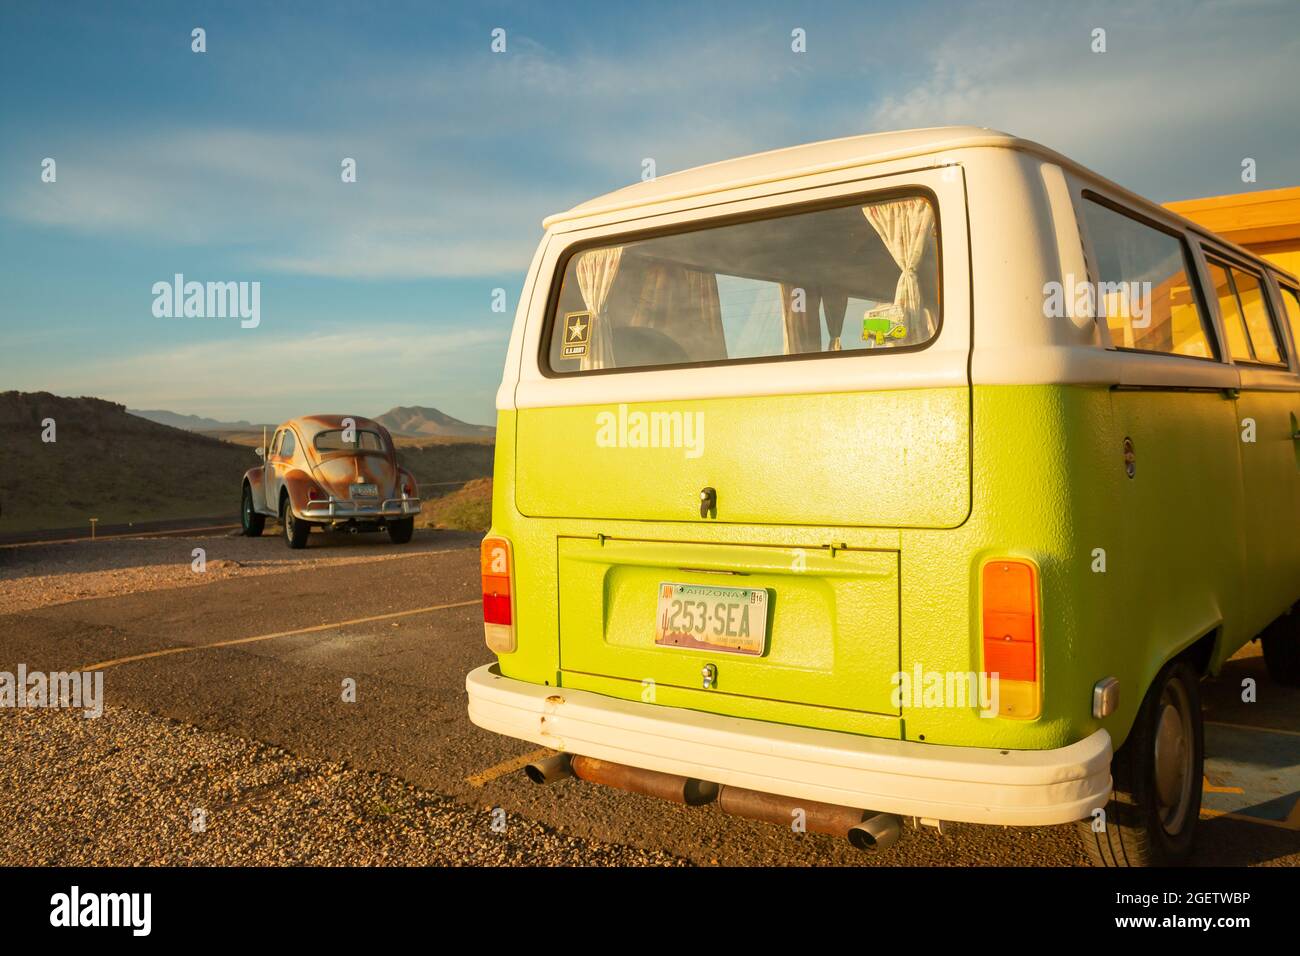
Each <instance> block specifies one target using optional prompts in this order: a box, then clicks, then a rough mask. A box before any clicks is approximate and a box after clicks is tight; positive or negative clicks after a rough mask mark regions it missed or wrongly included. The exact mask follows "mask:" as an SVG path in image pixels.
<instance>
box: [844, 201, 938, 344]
mask: <svg viewBox="0 0 1300 956" xmlns="http://www.w3.org/2000/svg"><path fill="white" fill-rule="evenodd" d="M862 215H864V216H865V217H866V218H867V222H869V223H871V228H873V229H875V230H876V234H877V235H878V236H880V241H881V242H883V243H884V244H885V248H886V249H888V250H889V254H890V255H891V256H893V257H894V262H895V264H896V265H897V266H898V268H899V269H901V270H902V274H901V275H899V277H898V285H897V286H896V287H895V289H894V305H896V306H898V308H899V310H900V311H901V312H902V313H903V319H904V321H905V322H906V323H907V335H906V337H905V338H904V339H903V342H904V343H910V342H923V341H925V340H926V339H928V338H929V337H930V336H931V335H933V334H934V329H933V328H930V325H931V322H932V319H931V318H930V315H929V313H928V312H927V311H926V310H925V308H924V306H923V305H922V302H921V283H920V282H919V281H918V280H917V277H916V267H917V264H918V263H920V261H921V256H922V255H924V253H925V240H926V238H927V237H928V236H929V235H930V229H931V227H932V226H933V225H934V210H933V209H931V208H930V204H929V203H928V202H926V201H925V200H924V199H896V200H893V201H891V202H883V203H876V204H874V205H871V206H863V207H862Z"/></svg>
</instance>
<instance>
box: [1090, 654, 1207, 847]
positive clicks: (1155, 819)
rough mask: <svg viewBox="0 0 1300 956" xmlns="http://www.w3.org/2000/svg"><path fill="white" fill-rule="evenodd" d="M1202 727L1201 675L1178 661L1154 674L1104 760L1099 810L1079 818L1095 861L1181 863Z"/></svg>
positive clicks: (1195, 810)
mask: <svg viewBox="0 0 1300 956" xmlns="http://www.w3.org/2000/svg"><path fill="white" fill-rule="evenodd" d="M1204 763H1205V731H1204V727H1203V725H1202V722H1201V695H1200V676H1199V675H1198V674H1197V672H1196V669H1195V668H1194V667H1193V666H1192V665H1191V664H1190V663H1189V662H1187V661H1185V660H1176V661H1172V662H1171V663H1169V664H1167V665H1165V668H1164V669H1163V670H1162V671H1161V672H1160V673H1159V674H1158V675H1157V676H1156V679H1155V681H1153V682H1152V684H1151V688H1150V689H1149V690H1148V691H1147V695H1146V697H1145V698H1144V699H1143V700H1142V706H1141V707H1140V708H1139V709H1138V714H1137V718H1136V719H1135V720H1134V722H1133V729H1132V730H1131V731H1130V732H1129V736H1128V740H1126V741H1125V742H1124V746H1122V747H1120V748H1119V750H1117V751H1116V752H1115V756H1114V758H1113V760H1112V762H1111V770H1110V772H1111V777H1112V778H1113V784H1112V793H1111V799H1110V802H1109V803H1107V804H1106V807H1105V817H1104V818H1101V819H1097V820H1092V819H1089V820H1084V821H1081V822H1080V823H1079V824H1078V827H1079V833H1080V836H1081V837H1082V838H1083V845H1084V850H1085V852H1086V853H1087V854H1088V857H1089V859H1091V860H1092V862H1093V864H1094V865H1095V866H1174V865H1178V864H1180V863H1185V862H1186V861H1187V859H1188V857H1189V856H1191V853H1192V844H1193V843H1194V842H1195V839H1196V824H1197V820H1198V818H1199V817H1200V814H1201V780H1202V774H1203V772H1204Z"/></svg>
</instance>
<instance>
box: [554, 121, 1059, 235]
mask: <svg viewBox="0 0 1300 956" xmlns="http://www.w3.org/2000/svg"><path fill="white" fill-rule="evenodd" d="M972 146H1003V147H1013V148H1021V149H1031V150H1033V151H1035V152H1042V153H1048V154H1050V155H1052V156H1053V157H1056V158H1058V160H1059V161H1060V162H1063V163H1067V164H1069V165H1074V164H1073V163H1071V162H1070V160H1068V159H1067V158H1066V157H1064V156H1059V157H1057V155H1056V154H1055V153H1052V152H1051V151H1050V150H1048V149H1047V148H1046V147H1043V146H1039V145H1038V144H1037V143H1031V142H1029V141H1028V140H1021V139H1018V138H1017V137H1015V136H1011V135H1010V134H1008V133H1001V132H999V131H997V130H993V129H984V128H982V127H979V126H936V127H934V128H931V129H909V130H902V131H900V132H896V133H869V134H867V135H865V136H846V137H844V138H842V139H828V140H824V141H822V142H820V143H806V144H804V145H802V146H787V147H785V148H783V149H773V150H769V151H768V152H766V153H754V154H753V155H750V156H741V157H738V158H736V159H727V160H723V161H722V162H718V163H709V164H708V165H705V166H696V167H694V168H693V169H684V170H682V171H681V172H677V173H668V174H667V175H664V176H659V177H657V178H655V179H652V180H649V181H647V182H641V183H635V184H633V185H631V186H625V187H624V188H622V189H616V190H614V192H611V193H606V194H605V195H603V196H597V197H596V198H595V199H589V200H587V201H586V202H584V203H580V204H579V205H577V206H574V207H573V208H572V209H570V210H569V211H568V212H562V213H556V214H555V215H552V216H548V217H547V218H546V220H545V221H544V222H543V223H542V225H543V227H550V226H551V225H552V224H554V223H558V222H564V221H567V220H572V219H585V218H586V217H588V216H594V215H599V214H601V213H606V212H613V211H615V210H619V209H629V208H632V207H636V206H647V205H653V204H655V203H661V202H666V201H669V200H674V199H684V198H687V197H689V196H696V195H702V194H705V193H712V192H717V191H719V190H722V189H735V188H737V187H739V186H750V185H756V184H759V183H763V182H775V181H778V180H783V179H793V178H795V177H798V176H807V175H810V174H813V173H823V172H829V171H831V170H834V169H838V168H847V167H851V166H861V165H864V164H867V163H880V162H886V161H888V160H892V159H901V158H904V157H907V156H917V155H925V154H929V153H942V152H943V151H944V150H950V149H962V148H968V147H972Z"/></svg>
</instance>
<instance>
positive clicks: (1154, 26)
mask: <svg viewBox="0 0 1300 956" xmlns="http://www.w3.org/2000/svg"><path fill="white" fill-rule="evenodd" d="M1096 27H1100V28H1103V29H1105V30H1106V47H1107V49H1106V52H1104V53H1094V52H1093V51H1092V49H1091V46H1090V44H1091V40H1092V29H1094V28H1096ZM1296 27H1297V20H1296V17H1295V7H1294V4H1293V3H1291V2H1290V0H1283V2H1277V0H1245V2H1234V3H1227V2H1218V3H1169V2H1163V3H1159V2H1158V3H1151V4H1144V5H1140V6H1136V7H1134V6H1132V5H1130V4H1118V3H1110V2H1106V3H1100V4H1092V5H1089V6H1087V7H1084V6H1081V5H1080V6H1075V7H1071V8H1068V9H1066V10H1062V9H1058V8H1046V7H1042V8H1036V7H1026V6H1021V5H1018V4H1017V5H1011V6H1008V5H1007V4H1005V3H1003V4H990V3H979V4H971V5H969V6H967V7H964V8H963V13H962V15H961V16H958V17H956V18H955V19H953V20H952V21H950V22H948V23H947V24H946V25H945V29H944V31H943V32H942V33H940V34H937V35H936V37H935V42H934V43H933V45H932V46H931V47H930V48H929V49H928V50H927V51H926V54H925V56H924V57H923V58H921V60H920V62H919V63H918V64H917V65H916V66H917V67H918V68H919V71H920V75H919V77H918V78H917V79H916V80H915V81H914V82H912V83H910V84H899V85H898V86H897V87H896V88H895V89H894V90H893V91H891V92H888V93H886V94H885V95H884V96H883V97H881V98H880V99H879V100H878V101H877V102H876V104H875V105H874V106H873V107H872V108H871V109H870V110H869V111H868V113H867V114H866V115H867V117H868V123H869V125H870V126H871V127H872V128H876V129H903V128H910V127H918V126H936V125H944V124H950V123H952V124H964V123H970V124H973V125H978V126H989V127H993V128H997V129H1003V130H1005V131H1006V132H1010V133H1014V134H1016V135H1020V136H1025V137H1027V138H1030V139H1035V140H1038V141H1040V142H1042V143H1044V144H1045V145H1047V146H1050V147H1052V148H1054V149H1057V150H1058V151H1060V152H1063V153H1065V154H1066V155H1069V156H1070V157H1072V158H1074V159H1077V160H1079V161H1080V162H1083V163H1085V164H1086V165H1090V166H1092V167H1093V168H1095V169H1097V171H1098V172H1101V173H1103V174H1105V175H1108V176H1110V177H1111V178H1113V179H1117V180H1118V181H1120V182H1121V183H1123V184H1124V185H1126V186H1129V187H1131V188H1134V189H1136V190H1137V191H1139V192H1145V193H1147V194H1148V195H1152V198H1156V199H1170V198H1176V197H1179V196H1183V195H1203V194H1205V193H1212V192H1225V193H1226V192H1237V191H1243V190H1245V189H1247V188H1249V187H1248V186H1246V185H1243V184H1242V183H1241V181H1240V178H1239V176H1238V173H1239V160H1240V158H1241V157H1244V156H1247V155H1251V156H1254V155H1256V154H1257V153H1261V152H1262V153H1265V154H1267V159H1268V162H1267V164H1266V165H1265V168H1266V169H1267V171H1268V174H1269V175H1271V176H1272V177H1275V179H1276V180H1277V181H1276V182H1275V184H1276V185H1282V184H1283V183H1286V184H1290V183H1293V182H1294V181H1296V180H1297V179H1300V155H1298V154H1297V150H1296V146H1297V145H1300V144H1298V143H1297V133H1296V128H1295V124H1294V123H1293V122H1291V121H1290V120H1289V119H1287V117H1289V116H1291V115H1292V114H1293V113H1294V103H1293V99H1294V96H1295V90H1296V89H1297V86H1298V85H1300V39H1297V37H1298V36H1300V32H1298V31H1297V30H1296ZM1257 158H1259V157H1257Z"/></svg>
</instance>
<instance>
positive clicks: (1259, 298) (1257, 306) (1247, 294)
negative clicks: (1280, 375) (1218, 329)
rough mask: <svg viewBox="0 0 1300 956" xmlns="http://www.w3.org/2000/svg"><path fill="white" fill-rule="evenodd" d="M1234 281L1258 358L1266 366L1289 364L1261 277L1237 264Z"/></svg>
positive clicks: (1233, 274) (1234, 269) (1247, 329)
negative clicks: (1279, 339) (1283, 352)
mask: <svg viewBox="0 0 1300 956" xmlns="http://www.w3.org/2000/svg"><path fill="white" fill-rule="evenodd" d="M1232 284H1233V285H1235V286H1236V287H1237V299H1238V300H1239V301H1240V302H1241V312H1242V315H1244V316H1245V317H1246V331H1247V332H1248V333H1250V345H1251V348H1252V349H1254V350H1255V361H1257V362H1263V363H1264V364H1265V365H1285V364H1286V362H1285V360H1284V359H1283V358H1282V348H1281V346H1279V345H1278V337H1277V329H1276V328H1275V327H1274V325H1273V317H1272V316H1271V315H1269V308H1268V297H1267V296H1266V295H1265V293H1264V289H1263V287H1262V286H1261V285H1260V281H1259V276H1257V275H1252V274H1251V273H1249V272H1246V271H1245V270H1243V269H1237V268H1235V267H1234V268H1233V270H1232Z"/></svg>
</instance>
